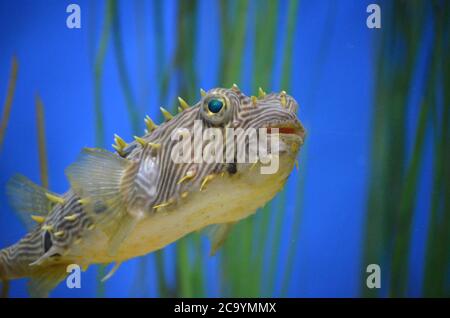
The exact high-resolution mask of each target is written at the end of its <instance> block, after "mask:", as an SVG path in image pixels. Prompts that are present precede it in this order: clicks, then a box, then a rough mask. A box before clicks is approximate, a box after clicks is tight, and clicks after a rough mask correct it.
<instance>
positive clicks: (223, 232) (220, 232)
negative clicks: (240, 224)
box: [206, 222, 235, 256]
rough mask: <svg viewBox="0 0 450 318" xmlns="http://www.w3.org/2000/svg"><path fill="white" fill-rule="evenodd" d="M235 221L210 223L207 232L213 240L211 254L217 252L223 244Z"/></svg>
mask: <svg viewBox="0 0 450 318" xmlns="http://www.w3.org/2000/svg"><path fill="white" fill-rule="evenodd" d="M234 224H235V222H230V223H222V224H214V225H210V226H209V227H208V228H207V230H206V231H207V234H208V237H209V239H210V241H211V249H210V252H209V255H210V256H213V255H215V254H216V252H217V250H218V249H219V248H220V247H221V246H222V245H223V243H224V242H225V240H226V238H227V237H228V234H229V233H230V231H231V229H232V227H233V225H234Z"/></svg>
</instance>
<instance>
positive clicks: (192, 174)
mask: <svg viewBox="0 0 450 318" xmlns="http://www.w3.org/2000/svg"><path fill="white" fill-rule="evenodd" d="M193 177H195V172H194V171H192V170H190V171H188V172H186V175H185V176H184V177H182V178H181V179H180V180H178V182H177V184H180V183H183V182H184V181H186V180H189V179H192V178H193Z"/></svg>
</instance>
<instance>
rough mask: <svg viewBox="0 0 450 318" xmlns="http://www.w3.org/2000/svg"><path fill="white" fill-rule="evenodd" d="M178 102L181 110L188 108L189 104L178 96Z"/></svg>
mask: <svg viewBox="0 0 450 318" xmlns="http://www.w3.org/2000/svg"><path fill="white" fill-rule="evenodd" d="M178 102H179V103H180V106H181V108H182V109H183V110H185V109H188V108H189V104H188V103H187V102H186V101H185V100H184V99H182V98H181V97H180V96H178Z"/></svg>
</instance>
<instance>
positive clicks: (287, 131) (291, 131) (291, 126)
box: [264, 121, 306, 144]
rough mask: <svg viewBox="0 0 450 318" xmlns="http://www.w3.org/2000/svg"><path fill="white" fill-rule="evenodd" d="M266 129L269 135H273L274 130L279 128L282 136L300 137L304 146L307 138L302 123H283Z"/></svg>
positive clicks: (270, 125)
mask: <svg viewBox="0 0 450 318" xmlns="http://www.w3.org/2000/svg"><path fill="white" fill-rule="evenodd" d="M264 128H266V129H267V133H268V134H271V129H272V128H277V129H278V133H279V134H280V135H285V136H289V137H294V138H295V137H298V138H300V140H301V143H302V144H303V142H304V140H305V137H306V130H305V128H304V127H303V125H302V124H301V123H300V121H289V122H281V123H273V124H268V125H266V126H265V127H264Z"/></svg>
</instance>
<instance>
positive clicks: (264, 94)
mask: <svg viewBox="0 0 450 318" xmlns="http://www.w3.org/2000/svg"><path fill="white" fill-rule="evenodd" d="M265 96H266V92H265V91H264V90H263V89H262V88H261V87H260V88H258V97H259V98H263V97H265Z"/></svg>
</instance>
